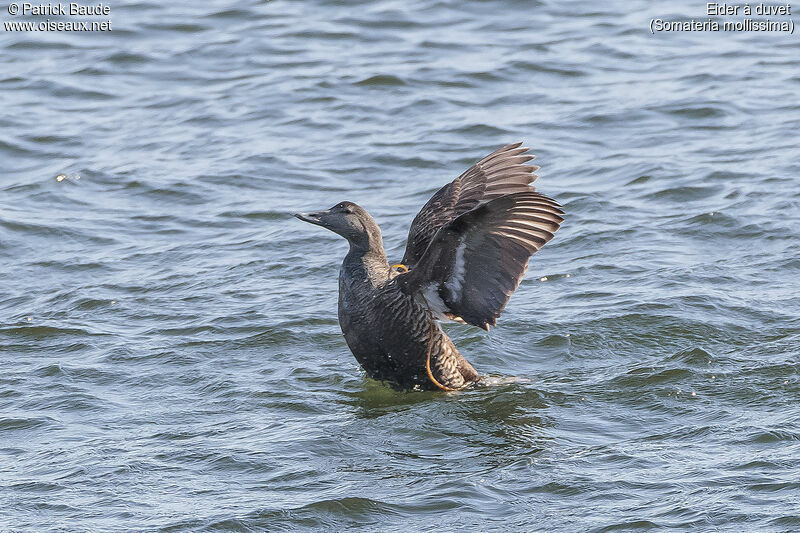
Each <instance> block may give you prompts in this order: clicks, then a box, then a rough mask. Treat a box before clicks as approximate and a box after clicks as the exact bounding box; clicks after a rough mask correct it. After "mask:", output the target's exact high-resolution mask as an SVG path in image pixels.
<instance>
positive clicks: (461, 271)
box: [444, 237, 467, 299]
mask: <svg viewBox="0 0 800 533" xmlns="http://www.w3.org/2000/svg"><path fill="white" fill-rule="evenodd" d="M466 249H467V244H466V243H465V242H464V238H463V237H462V238H461V241H459V243H458V248H456V257H455V261H454V263H453V269H452V270H451V271H450V277H449V278H448V280H447V281H446V282H445V283H444V286H445V287H447V288H448V289H449V290H450V294H452V295H454V296H456V297H458V295H460V294H461V288H462V287H463V285H464V276H465V274H466V271H467V265H466V261H464V252H465V251H466ZM455 299H457V298H455Z"/></svg>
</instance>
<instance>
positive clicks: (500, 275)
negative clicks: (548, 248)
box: [397, 188, 564, 330]
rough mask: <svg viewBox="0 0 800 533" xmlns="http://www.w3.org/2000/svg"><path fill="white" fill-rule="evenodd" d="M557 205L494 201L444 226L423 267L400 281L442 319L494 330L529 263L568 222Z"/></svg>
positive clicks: (524, 196) (518, 197) (528, 194)
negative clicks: (560, 227)
mask: <svg viewBox="0 0 800 533" xmlns="http://www.w3.org/2000/svg"><path fill="white" fill-rule="evenodd" d="M560 207H561V206H559V205H558V204H557V203H556V202H555V201H554V200H552V199H550V198H548V197H546V196H544V195H541V194H539V193H537V192H534V191H531V190H530V188H529V190H528V191H525V192H516V193H512V194H507V195H505V196H501V197H500V198H495V199H492V200H490V201H488V202H486V203H484V204H482V205H479V206H478V207H477V208H475V209H473V210H471V211H467V212H466V213H464V214H462V215H460V216H458V217H456V218H455V219H453V220H452V221H450V222H447V223H446V224H445V225H443V226H442V227H441V228H440V229H439V230H438V231H437V232H436V235H435V236H434V238H433V239H432V240H431V242H430V244H429V246H428V247H427V249H426V251H425V253H424V254H423V255H422V257H421V258H420V259H419V262H418V263H417V264H416V266H415V267H414V268H411V270H410V271H409V272H408V273H407V274H403V275H401V276H398V277H397V282H398V283H399V284H400V287H401V289H402V290H403V291H404V292H405V293H407V294H412V295H416V296H419V297H422V298H424V300H425V302H426V303H427V305H428V307H429V308H430V309H431V310H432V311H433V312H434V313H435V314H436V315H437V316H438V317H439V318H451V319H454V320H459V321H463V322H466V323H468V324H472V325H474V326H478V327H480V328H483V329H486V330H488V329H489V326H494V325H496V324H497V317H499V316H500V313H501V312H502V311H503V308H504V307H505V305H506V303H507V302H508V299H509V298H510V297H511V294H512V293H513V292H514V291H515V290H516V288H517V286H519V282H520V280H521V279H522V276H523V275H524V274H525V270H526V269H527V268H528V260H529V259H530V257H531V255H533V254H534V253H536V252H537V251H538V250H539V249H540V248H541V247H542V246H544V244H545V243H546V242H547V241H549V240H550V239H552V238H553V234H554V233H555V232H556V230H558V228H559V226H560V224H561V222H562V221H563V220H564V219H563V218H562V217H561V215H563V214H564V212H563V211H562V210H561V209H560Z"/></svg>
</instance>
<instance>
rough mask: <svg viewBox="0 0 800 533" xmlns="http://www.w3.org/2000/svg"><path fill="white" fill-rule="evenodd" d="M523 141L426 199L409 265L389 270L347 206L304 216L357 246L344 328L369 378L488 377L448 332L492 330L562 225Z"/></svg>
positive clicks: (348, 273)
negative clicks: (452, 326) (454, 326)
mask: <svg viewBox="0 0 800 533" xmlns="http://www.w3.org/2000/svg"><path fill="white" fill-rule="evenodd" d="M521 144H522V143H515V144H510V145H508V146H504V147H502V148H500V149H499V150H496V151H494V152H492V153H491V154H489V155H487V156H486V157H484V158H483V159H481V160H480V161H478V162H477V163H475V164H474V165H473V166H472V167H470V168H469V169H468V170H467V171H466V172H464V173H463V174H462V175H461V176H459V177H458V178H456V179H455V180H453V181H452V182H450V183H448V184H447V185H445V186H444V187H442V188H441V189H439V190H438V191H437V192H436V194H434V195H433V197H431V199H430V200H428V203H426V204H425V206H424V207H423V208H422V210H421V211H420V212H419V213H418V214H417V216H416V217H415V218H414V221H413V222H412V223H411V229H410V230H409V233H408V243H407V245H406V251H405V255H404V256H403V260H402V261H401V263H400V264H398V265H392V266H390V265H389V263H388V261H387V259H386V253H385V252H384V250H383V241H382V239H381V230H380V228H379V227H378V224H377V223H376V222H375V220H374V219H373V218H372V216H370V214H369V213H367V211H365V210H364V209H363V208H361V207H359V206H358V205H356V204H354V203H352V202H341V203H339V204H336V205H335V206H333V207H331V208H330V209H328V210H325V211H319V212H316V213H297V214H295V216H296V217H297V218H299V219H300V220H303V221H306V222H310V223H312V224H316V225H318V226H322V227H323V228H327V229H329V230H331V231H333V232H335V233H338V234H339V235H341V236H342V237H344V238H345V239H347V241H348V242H349V243H350V251H349V252H348V253H347V255H346V256H345V258H344V262H343V263H342V267H341V269H340V270H339V325H340V326H341V328H342V332H343V333H344V338H345V340H346V342H347V345H348V346H349V348H350V350H351V351H352V352H353V355H355V357H356V359H357V360H358V362H359V364H360V365H361V366H362V367H363V368H364V370H366V372H367V374H369V376H370V377H372V378H373V379H376V380H380V381H385V382H388V383H389V384H390V385H392V386H393V387H394V388H398V389H417V390H419V389H423V390H438V389H442V390H447V391H451V390H458V389H463V388H464V387H466V386H468V385H470V384H471V383H475V382H477V381H480V379H481V376H480V374H478V372H477V371H476V370H475V368H473V366H472V365H471V364H469V362H468V361H467V360H466V359H465V358H464V357H463V356H462V355H461V354H460V353H459V352H458V349H457V348H456V347H455V345H454V344H453V341H452V340H450V338H449V337H448V336H447V334H446V333H445V332H444V331H442V328H441V326H440V325H439V322H440V321H444V320H454V321H457V322H461V323H464V324H471V325H473V326H477V327H480V328H483V329H485V330H487V331H488V330H489V326H494V325H496V323H497V317H499V316H500V313H501V312H502V310H503V308H504V307H505V305H506V303H507V302H508V299H509V297H510V296H511V294H512V293H513V292H514V291H515V290H516V288H517V286H518V285H519V283H520V280H521V279H522V276H523V275H524V274H525V271H526V269H527V268H528V260H529V259H530V257H531V255H533V254H534V253H536V252H537V251H538V250H539V249H540V248H541V247H542V246H544V244H545V243H547V242H548V241H549V240H550V239H552V238H553V234H554V233H555V232H556V230H558V228H559V226H560V224H561V222H562V221H563V220H564V219H563V218H562V217H561V215H563V214H564V212H563V211H562V210H561V209H560V208H561V206H560V205H559V204H558V203H556V202H555V201H554V200H552V199H551V198H548V197H547V196H544V195H542V194H540V193H538V192H536V190H535V189H534V188H533V187H532V186H531V183H533V181H534V180H535V179H536V178H537V177H538V176H537V175H536V174H534V172H535V171H536V170H538V169H539V167H538V166H534V165H527V164H525V163H527V162H528V161H530V160H532V159H533V158H534V156H532V155H527V154H526V152H527V151H528V148H525V147H521Z"/></svg>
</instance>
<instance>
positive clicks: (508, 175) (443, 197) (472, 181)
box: [402, 143, 539, 269]
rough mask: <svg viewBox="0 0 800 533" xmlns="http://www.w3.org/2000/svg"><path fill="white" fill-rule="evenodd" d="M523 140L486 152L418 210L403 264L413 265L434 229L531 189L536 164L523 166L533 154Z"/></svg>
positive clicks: (434, 233) (417, 260) (418, 258)
mask: <svg viewBox="0 0 800 533" xmlns="http://www.w3.org/2000/svg"><path fill="white" fill-rule="evenodd" d="M521 144H522V143H514V144H509V145H508V146H504V147H502V148H500V149H499V150H496V151H494V152H492V153H491V154H489V155H487V156H486V157H484V158H483V159H481V160H480V161H478V162H477V163H475V164H474V165H472V166H471V167H470V168H469V169H468V170H467V171H466V172H464V173H463V174H461V175H460V176H459V177H457V178H456V179H454V180H453V181H452V182H450V183H448V184H447V185H445V186H444V187H442V188H441V189H439V190H438V191H437V192H436V194H434V195H433V196H432V197H431V199H430V200H428V203H426V204H425V206H424V207H423V208H422V209H421V210H420V212H419V213H417V216H416V217H414V221H413V222H412V223H411V229H410V230H409V232H408V243H407V244H406V251H405V254H404V255H403V261H402V263H403V264H404V265H406V266H407V267H409V268H412V269H413V268H414V267H415V266H416V264H417V263H418V262H419V260H420V258H421V257H422V254H424V253H425V249H426V248H427V247H428V245H429V244H430V242H431V240H433V237H434V235H436V232H437V231H438V230H439V228H441V227H442V226H444V225H445V224H447V223H448V222H450V221H452V220H454V219H455V218H456V217H458V216H459V215H462V214H464V213H466V212H467V211H470V210H472V209H475V208H476V207H477V206H479V205H481V204H484V203H486V202H488V201H490V200H492V199H494V198H498V197H501V196H505V195H507V194H511V193H516V192H526V191H534V190H535V189H534V188H533V187H531V185H530V184H531V183H533V181H534V180H536V178H537V177H538V176H537V175H536V174H534V172H536V171H537V170H538V169H539V167H537V166H535V165H525V164H524V163H527V162H528V161H530V160H532V159H533V158H534V157H535V156H533V155H527V154H525V152H527V151H528V148H525V147H521Z"/></svg>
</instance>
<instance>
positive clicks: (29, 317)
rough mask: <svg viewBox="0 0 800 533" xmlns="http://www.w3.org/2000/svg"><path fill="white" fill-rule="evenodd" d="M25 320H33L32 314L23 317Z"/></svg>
mask: <svg viewBox="0 0 800 533" xmlns="http://www.w3.org/2000/svg"><path fill="white" fill-rule="evenodd" d="M25 320H27V321H28V322H30V321H31V320H33V317H32V316H26V317H25Z"/></svg>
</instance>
